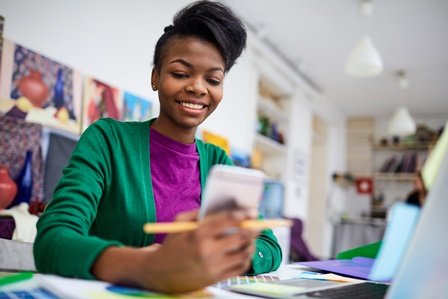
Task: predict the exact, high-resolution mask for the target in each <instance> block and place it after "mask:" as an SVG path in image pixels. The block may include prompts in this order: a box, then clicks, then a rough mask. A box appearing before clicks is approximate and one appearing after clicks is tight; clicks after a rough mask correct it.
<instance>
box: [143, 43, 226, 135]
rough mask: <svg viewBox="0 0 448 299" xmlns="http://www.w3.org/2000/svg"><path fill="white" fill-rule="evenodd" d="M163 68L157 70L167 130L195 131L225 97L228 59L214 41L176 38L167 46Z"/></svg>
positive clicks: (154, 76) (155, 76)
mask: <svg viewBox="0 0 448 299" xmlns="http://www.w3.org/2000/svg"><path fill="white" fill-rule="evenodd" d="M163 54H164V55H163V56H162V57H163V60H162V63H161V66H160V70H158V71H157V70H153V73H152V78H151V79H152V86H153V89H154V90H157V91H158V95H159V101H160V114H159V117H158V119H157V121H158V122H159V124H161V123H163V125H164V126H163V127H164V128H165V130H168V132H167V131H165V132H164V133H165V134H168V135H172V134H176V132H178V131H179V129H180V130H184V131H187V132H191V133H193V134H194V132H195V131H196V127H197V126H198V125H200V124H201V123H202V122H203V121H204V120H205V119H206V118H207V117H208V116H209V115H210V114H211V113H212V112H213V111H214V110H215V109H216V107H217V106H218V105H219V103H220V102H221V99H222V97H223V81H224V59H223V57H222V55H221V53H220V52H219V51H218V49H217V48H216V47H215V46H214V45H213V44H211V43H208V42H206V41H203V40H200V39H198V38H194V37H186V38H174V39H173V40H171V41H169V42H168V44H167V45H166V48H165V53H163Z"/></svg>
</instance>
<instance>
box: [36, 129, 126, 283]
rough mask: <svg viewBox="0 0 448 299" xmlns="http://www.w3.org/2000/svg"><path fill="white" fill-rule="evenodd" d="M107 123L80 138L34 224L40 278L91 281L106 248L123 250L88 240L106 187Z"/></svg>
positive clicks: (107, 169) (110, 139) (107, 179)
mask: <svg viewBox="0 0 448 299" xmlns="http://www.w3.org/2000/svg"><path fill="white" fill-rule="evenodd" d="M111 136H113V135H112V132H111V130H110V126H109V124H108V123H107V122H105V121H97V122H96V123H94V124H93V125H91V126H90V127H89V128H88V129H87V130H86V131H85V133H84V134H83V135H82V137H81V138H80V140H79V142H78V144H77V146H76V148H75V150H74V151H73V153H72V156H71V159H70V162H69V165H68V166H67V167H66V168H65V169H64V171H63V176H62V178H61V180H60V181H59V184H58V185H57V187H56V189H55V191H54V194H53V199H52V200H51V202H50V203H49V204H48V206H47V207H46V209H45V212H44V213H43V215H42V216H41V217H40V219H39V221H38V223H37V236H36V239H35V242H34V249H33V250H34V260H35V264H36V268H37V270H38V271H39V272H42V273H52V274H58V275H63V276H70V277H80V278H88V279H92V278H94V277H93V275H92V274H91V272H90V268H91V267H92V265H93V263H94V262H95V260H96V258H97V256H98V255H99V254H100V253H101V252H102V251H103V250H104V249H105V248H107V247H109V246H113V245H118V246H120V245H121V244H120V243H119V242H116V241H108V240H104V239H100V238H97V237H94V236H90V235H89V229H90V226H91V224H92V223H93V221H94V220H95V217H96V213H97V209H98V205H99V202H100V199H101V197H102V194H103V190H105V188H106V187H107V184H108V182H109V181H110V179H109V177H110V166H109V163H110V162H109V161H110V157H111V153H112V151H111V148H112V144H113V142H114V141H113V138H111Z"/></svg>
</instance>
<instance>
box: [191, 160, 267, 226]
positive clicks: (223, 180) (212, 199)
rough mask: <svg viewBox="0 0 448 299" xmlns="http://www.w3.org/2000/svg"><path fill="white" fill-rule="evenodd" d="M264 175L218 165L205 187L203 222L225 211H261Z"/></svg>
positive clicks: (201, 212)
mask: <svg viewBox="0 0 448 299" xmlns="http://www.w3.org/2000/svg"><path fill="white" fill-rule="evenodd" d="M264 180H265V175H264V173H263V172H262V171H260V170H256V169H248V168H243V167H238V166H231V165H220V164H218V165H214V166H213V167H212V168H211V170H210V174H209V177H208V179H207V183H206V185H205V190H204V195H203V197H202V204H201V209H200V211H199V219H203V218H204V217H205V216H206V215H208V214H211V213H216V212H219V211H223V210H234V209H247V210H250V211H258V205H259V203H260V200H261V198H262V196H263V189H264Z"/></svg>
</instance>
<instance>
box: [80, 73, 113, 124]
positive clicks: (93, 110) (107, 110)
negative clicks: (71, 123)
mask: <svg viewBox="0 0 448 299" xmlns="http://www.w3.org/2000/svg"><path fill="white" fill-rule="evenodd" d="M83 107H84V108H83V110H84V111H83V123H82V127H83V130H85V129H86V128H87V127H88V126H89V125H91V124H92V123H93V122H95V121H96V120H98V119H100V118H108V117H109V118H114V119H121V111H120V107H122V98H121V95H120V90H119V89H118V88H116V87H112V86H110V85H109V84H106V83H104V82H101V81H99V80H96V79H92V78H86V80H85V84H84V106H83Z"/></svg>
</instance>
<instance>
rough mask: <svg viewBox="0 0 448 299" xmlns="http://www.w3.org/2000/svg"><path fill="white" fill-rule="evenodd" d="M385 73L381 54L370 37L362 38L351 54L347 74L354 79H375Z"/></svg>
mask: <svg viewBox="0 0 448 299" xmlns="http://www.w3.org/2000/svg"><path fill="white" fill-rule="evenodd" d="M382 71H383V61H382V60H381V56H380V53H379V52H378V50H377V49H376V48H375V46H374V45H373V43H372V39H371V38H370V37H368V36H365V37H363V38H361V39H360V40H359V41H358V43H357V44H356V45H355V47H354V48H353V49H352V51H351V52H350V54H349V56H348V58H347V63H346V64H345V72H346V73H347V74H348V75H350V76H352V77H374V76H377V75H379V74H381V72H382Z"/></svg>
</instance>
